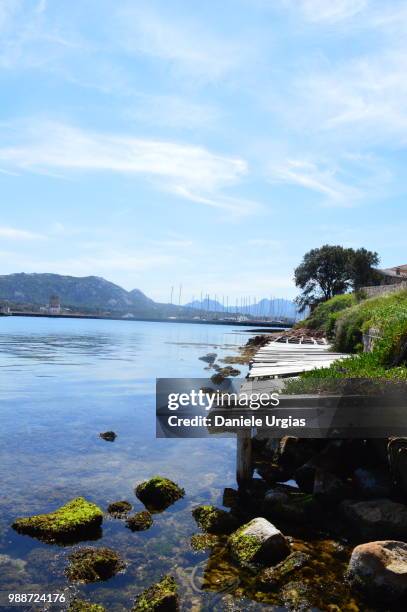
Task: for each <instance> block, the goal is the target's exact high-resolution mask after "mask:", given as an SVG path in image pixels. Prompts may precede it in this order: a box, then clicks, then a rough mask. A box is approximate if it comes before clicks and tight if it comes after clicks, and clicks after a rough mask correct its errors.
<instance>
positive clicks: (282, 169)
mask: <svg viewBox="0 0 407 612" xmlns="http://www.w3.org/2000/svg"><path fill="white" fill-rule="evenodd" d="M270 180H271V181H273V182H280V183H288V184H293V185H297V186H299V187H303V188H304V189H309V190H311V191H314V192H317V193H319V194H320V195H322V196H324V202H325V203H327V204H331V205H336V206H345V207H348V206H351V205H352V204H354V202H355V201H356V200H358V199H360V197H361V192H360V191H359V190H358V189H357V188H355V187H353V186H351V185H348V184H347V183H345V182H343V181H341V180H340V179H339V178H338V177H337V171H336V170H334V169H329V168H327V167H321V166H318V165H317V164H315V163H313V162H309V161H306V160H298V159H288V160H286V162H285V163H284V164H278V165H271V166H270Z"/></svg>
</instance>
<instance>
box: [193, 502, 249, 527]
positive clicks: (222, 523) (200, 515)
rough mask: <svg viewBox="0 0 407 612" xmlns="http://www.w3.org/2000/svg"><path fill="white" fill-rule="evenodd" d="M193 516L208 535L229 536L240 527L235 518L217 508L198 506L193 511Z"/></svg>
mask: <svg viewBox="0 0 407 612" xmlns="http://www.w3.org/2000/svg"><path fill="white" fill-rule="evenodd" d="M192 516H193V517H194V519H195V520H196V522H197V524H198V525H199V527H200V528H201V529H202V530H203V531H206V532H207V533H225V534H228V533H232V531H234V530H235V529H237V527H238V526H239V523H238V521H237V519H236V517H235V516H233V515H232V514H230V513H229V512H226V511H225V510H220V509H219V508H215V506H198V507H197V508H194V510H192Z"/></svg>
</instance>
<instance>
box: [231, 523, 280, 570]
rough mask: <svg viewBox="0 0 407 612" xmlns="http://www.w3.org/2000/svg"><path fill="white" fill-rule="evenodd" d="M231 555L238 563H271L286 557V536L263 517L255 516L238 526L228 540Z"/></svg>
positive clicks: (243, 564)
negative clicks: (248, 521)
mask: <svg viewBox="0 0 407 612" xmlns="http://www.w3.org/2000/svg"><path fill="white" fill-rule="evenodd" d="M228 543H229V549H230V552H231V555H232V557H233V558H234V559H235V561H237V562H238V563H239V565H242V566H245V565H251V564H255V565H257V564H260V565H272V564H274V563H278V562H279V561H282V560H283V559H285V557H287V555H288V554H289V553H290V545H289V543H288V540H287V539H286V537H285V536H284V535H283V534H282V533H281V531H279V530H278V529H277V528H276V527H275V526H274V525H273V524H272V523H269V521H267V520H266V519H265V518H261V517H259V518H255V519H253V520H252V521H250V523H247V524H246V525H243V526H242V527H240V528H239V529H238V530H237V531H235V533H233V534H232V535H231V536H230V537H229V540H228Z"/></svg>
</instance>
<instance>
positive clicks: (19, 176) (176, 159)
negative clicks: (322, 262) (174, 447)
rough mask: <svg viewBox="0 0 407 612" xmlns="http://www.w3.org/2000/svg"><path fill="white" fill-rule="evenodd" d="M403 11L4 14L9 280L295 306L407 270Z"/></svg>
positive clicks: (155, 2) (225, 5)
mask: <svg viewBox="0 0 407 612" xmlns="http://www.w3.org/2000/svg"><path fill="white" fill-rule="evenodd" d="M406 74H407V3H406V2H405V0H403V1H401V2H399V1H397V0H394V1H392V0H387V1H386V2H383V1H382V0H330V1H329V2H328V1H327V0H206V2H190V1H189V0H161V1H160V0H148V1H143V0H132V1H130V0H129V1H126V0H70V1H69V2H58V1H51V0H48V1H47V0H39V1H37V0H0V87H1V97H0V108H1V116H0V130H1V137H0V189H1V217H0V241H1V242H0V273H1V274H7V273H11V272H20V271H25V272H58V273H61V274H73V275H81V276H85V275H90V274H94V275H98V276H104V277H105V278H107V279H109V280H112V281H114V282H117V283H119V284H121V285H122V286H124V287H126V288H128V289H131V288H134V287H138V288H140V289H141V290H143V291H144V292H145V293H147V294H148V295H149V296H151V297H153V298H155V299H159V300H163V301H168V300H169V295H170V288H171V285H174V286H178V285H179V284H180V283H182V285H183V292H184V296H185V301H187V300H189V299H190V298H191V297H192V296H193V295H194V296H199V294H200V292H201V291H203V292H204V293H208V292H210V293H211V294H215V293H217V294H218V296H219V295H222V294H223V295H229V296H230V297H231V298H233V299H235V298H236V297H238V296H241V295H246V296H249V295H251V296H262V297H268V296H270V295H274V296H278V297H283V296H284V297H291V296H294V295H296V290H295V287H294V285H293V281H292V271H293V268H294V267H295V266H296V265H297V264H298V263H299V261H300V260H301V257H302V255H303V254H304V252H306V251H307V250H309V249H310V248H313V247H318V246H320V245H322V244H324V243H340V244H343V245H346V246H353V247H359V246H365V247H366V248H369V249H373V250H377V251H378V252H379V254H380V256H381V260H382V265H383V266H392V265H396V264H405V263H407V240H406V236H407V212H406V201H407V198H406V196H407V193H406V192H407V180H406V159H407V155H406V144H407V78H406Z"/></svg>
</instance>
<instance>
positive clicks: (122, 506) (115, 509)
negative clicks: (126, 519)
mask: <svg viewBox="0 0 407 612" xmlns="http://www.w3.org/2000/svg"><path fill="white" fill-rule="evenodd" d="M131 509H132V505H131V503H130V502H128V501H115V502H112V503H111V504H109V505H108V507H107V511H108V513H109V514H111V515H112V516H116V517H120V516H124V515H126V514H128V513H129V512H130V510H131Z"/></svg>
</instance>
